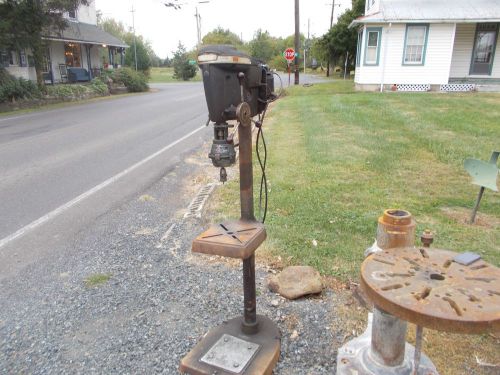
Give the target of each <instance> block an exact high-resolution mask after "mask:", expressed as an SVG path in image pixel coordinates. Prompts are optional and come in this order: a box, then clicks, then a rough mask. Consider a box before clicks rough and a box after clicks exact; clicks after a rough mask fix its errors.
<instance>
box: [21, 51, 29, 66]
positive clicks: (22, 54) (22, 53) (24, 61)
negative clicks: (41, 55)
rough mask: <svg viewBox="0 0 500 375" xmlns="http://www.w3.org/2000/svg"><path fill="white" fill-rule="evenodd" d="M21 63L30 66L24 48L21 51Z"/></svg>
mask: <svg viewBox="0 0 500 375" xmlns="http://www.w3.org/2000/svg"><path fill="white" fill-rule="evenodd" d="M19 65H20V66H28V59H27V58H26V52H25V51H24V50H21V51H19Z"/></svg>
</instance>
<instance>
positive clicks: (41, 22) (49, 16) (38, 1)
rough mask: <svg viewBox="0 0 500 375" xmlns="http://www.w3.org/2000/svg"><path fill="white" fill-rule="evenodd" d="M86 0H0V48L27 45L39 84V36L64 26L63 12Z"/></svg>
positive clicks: (41, 43) (41, 47)
mask: <svg viewBox="0 0 500 375" xmlns="http://www.w3.org/2000/svg"><path fill="white" fill-rule="evenodd" d="M87 4H88V0H3V1H0V14H1V15H2V17H1V18H0V48H6V49H12V50H20V49H24V48H30V49H31V53H32V54H33V60H34V62H35V70H36V78H37V82H38V84H39V85H40V86H43V84H44V80H43V75H42V73H43V63H44V58H45V49H46V42H45V41H44V39H43V38H42V37H43V36H47V35H48V34H50V33H57V32H58V31H61V30H64V29H65V28H66V27H67V21H66V20H65V19H64V17H63V14H64V13H65V12H69V11H73V10H75V9H76V8H78V7H79V6H80V5H87Z"/></svg>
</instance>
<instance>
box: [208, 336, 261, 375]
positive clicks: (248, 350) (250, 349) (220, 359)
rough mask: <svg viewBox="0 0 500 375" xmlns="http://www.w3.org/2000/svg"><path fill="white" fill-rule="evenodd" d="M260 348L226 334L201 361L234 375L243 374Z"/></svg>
mask: <svg viewBox="0 0 500 375" xmlns="http://www.w3.org/2000/svg"><path fill="white" fill-rule="evenodd" d="M259 348H260V345H258V344H255V343H253V342H250V341H245V340H242V339H240V338H238V337H234V336H231V335H228V334H224V335H222V337H221V338H220V339H219V340H218V341H217V342H216V343H215V344H214V345H213V346H212V347H211V348H210V350H209V351H208V352H207V353H206V354H205V355H204V356H203V357H201V359H200V361H201V362H204V363H206V364H208V365H210V366H214V367H218V368H220V369H222V370H225V371H228V372H231V373H234V374H241V373H242V372H243V370H244V369H245V368H246V367H247V365H248V364H249V363H250V361H251V360H252V358H253V357H254V355H255V354H256V353H257V351H258V350H259Z"/></svg>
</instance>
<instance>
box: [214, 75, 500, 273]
mask: <svg viewBox="0 0 500 375" xmlns="http://www.w3.org/2000/svg"><path fill="white" fill-rule="evenodd" d="M352 85H353V84H352V82H342V81H336V82H332V83H326V84H317V85H314V86H312V87H307V88H306V87H302V86H296V87H293V88H291V89H290V90H289V92H288V95H287V96H285V97H284V98H282V99H280V100H278V101H277V102H276V103H275V104H274V105H273V106H272V108H271V109H270V110H269V111H268V115H267V120H266V123H265V135H266V140H267V146H268V152H269V155H268V170H267V176H268V179H269V191H270V195H269V211H268V216H267V220H266V227H267V232H268V239H267V240H266V242H265V244H264V245H263V251H260V252H259V253H261V254H267V255H271V256H275V257H277V256H280V257H281V259H283V261H284V263H285V265H286V264H302V265H311V266H314V267H316V268H317V269H318V270H319V271H320V272H321V273H322V274H323V275H327V276H335V277H338V278H339V279H341V280H343V281H346V280H348V279H357V278H358V274H359V269H360V265H361V262H362V261H363V252H364V250H365V249H366V248H367V247H368V246H370V245H371V244H372V242H373V240H374V238H375V235H376V225H377V224H376V223H377V218H378V216H380V215H381V214H382V212H383V210H384V209H386V208H402V209H406V210H409V211H410V212H411V213H412V214H413V215H414V217H415V218H416V220H417V223H418V227H417V234H420V233H421V232H422V230H423V229H425V228H430V229H431V230H433V231H434V232H435V242H434V245H433V246H435V247H437V248H446V249H451V250H455V251H457V252H463V251H474V252H477V253H479V254H481V255H482V256H483V257H484V258H485V259H486V260H487V261H489V262H491V263H493V264H495V265H497V266H498V265H500V194H499V193H495V192H492V191H487V192H486V193H485V195H484V197H483V201H482V203H481V207H480V210H479V211H480V215H481V216H480V217H479V220H480V222H479V225H468V224H466V223H465V219H466V218H467V217H468V215H469V213H470V209H471V207H472V206H473V204H474V201H475V198H476V196H477V193H478V189H479V188H478V187H476V186H474V185H472V184H471V183H470V178H469V176H468V174H467V173H466V172H465V170H464V168H463V161H464V159H465V158H468V157H475V158H479V159H482V160H489V158H490V154H491V151H492V150H495V149H496V150H498V149H500V143H499V140H500V120H499V119H500V94H479V93H477V94H471V93H467V94H433V93H385V94H380V93H358V92H354V91H353V88H352ZM255 164H257V163H256V162H255ZM255 173H256V177H255V180H256V182H257V180H258V179H259V171H258V170H257V169H255ZM238 186H239V185H238V181H234V180H233V181H231V182H230V183H229V184H226V185H225V187H224V188H223V189H220V190H219V193H218V194H219V198H220V199H219V202H220V206H219V207H220V212H219V216H220V217H221V218H223V217H227V216H230V217H234V216H237V215H238V206H235V205H234V204H233V202H235V201H236V202H237V201H238V200H237V196H238ZM255 190H256V191H257V186H256V188H255ZM313 240H315V242H316V243H317V246H314V245H313Z"/></svg>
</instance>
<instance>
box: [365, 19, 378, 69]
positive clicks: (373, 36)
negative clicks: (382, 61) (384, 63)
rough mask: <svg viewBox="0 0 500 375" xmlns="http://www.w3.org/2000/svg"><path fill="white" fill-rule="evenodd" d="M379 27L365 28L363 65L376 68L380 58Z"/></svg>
mask: <svg viewBox="0 0 500 375" xmlns="http://www.w3.org/2000/svg"><path fill="white" fill-rule="evenodd" d="M381 37H382V28H381V27H367V28H366V37H365V39H366V41H365V65H373V66H377V65H378V63H379V58H380V39H381Z"/></svg>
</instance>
